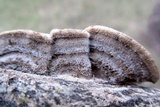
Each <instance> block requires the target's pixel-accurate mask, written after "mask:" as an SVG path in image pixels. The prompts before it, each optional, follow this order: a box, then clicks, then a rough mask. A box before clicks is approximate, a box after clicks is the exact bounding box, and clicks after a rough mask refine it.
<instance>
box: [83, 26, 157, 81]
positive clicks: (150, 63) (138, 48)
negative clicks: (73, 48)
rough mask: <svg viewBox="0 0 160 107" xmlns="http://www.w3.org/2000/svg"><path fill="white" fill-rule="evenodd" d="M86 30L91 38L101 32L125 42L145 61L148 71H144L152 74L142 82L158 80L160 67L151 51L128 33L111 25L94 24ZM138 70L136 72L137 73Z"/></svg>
mask: <svg viewBox="0 0 160 107" xmlns="http://www.w3.org/2000/svg"><path fill="white" fill-rule="evenodd" d="M85 30H86V31H87V32H89V33H90V36H91V38H92V36H93V35H96V34H101V35H103V36H106V37H110V38H113V39H116V40H117V41H118V42H121V43H122V44H125V46H127V47H129V48H130V49H132V50H133V52H134V53H136V54H138V56H139V57H140V59H141V60H142V61H143V63H144V64H145V65H146V67H147V68H148V70H147V71H143V72H144V73H145V72H146V73H148V74H150V75H149V79H147V80H144V81H142V82H145V81H150V82H153V83H155V82H157V81H158V79H159V71H158V68H157V66H156V64H155V61H154V59H153V58H152V57H151V55H150V53H149V52H148V51H147V50H146V49H145V48H144V47H143V46H142V45H141V44H139V43H138V42H136V41H135V40H133V39H132V38H130V37H129V36H128V35H126V34H124V33H122V32H119V31H116V30H114V29H112V28H109V27H105V26H100V25H94V26H89V27H87V28H86V29H85ZM96 36H97V35H96ZM126 51H127V50H126ZM137 64H140V63H137ZM136 72H139V71H136ZM136 72H134V73H136ZM146 76H147V75H146ZM137 78H138V77H137Z"/></svg>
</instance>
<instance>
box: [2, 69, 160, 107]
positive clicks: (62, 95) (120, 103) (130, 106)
mask: <svg viewBox="0 0 160 107" xmlns="http://www.w3.org/2000/svg"><path fill="white" fill-rule="evenodd" d="M0 77H1V78H0V105H1V107H17V106H20V107H56V106H58V107H59V106H60V107H61V106H64V107H67V106H68V107H75V106H76V107H77V106H78V107H84V106H85V107H88V106H92V107H95V106H101V107H102V106H106V107H107V106H108V107H124V106H125V107H134V106H138V107H158V106H160V90H158V89H150V88H145V87H141V86H136V85H128V86H120V85H109V84H107V83H106V82H105V81H104V80H100V79H94V78H93V79H89V80H88V79H83V78H76V77H72V76H69V75H58V76H55V77H48V76H40V75H36V74H27V73H22V72H19V71H13V70H4V69H0Z"/></svg>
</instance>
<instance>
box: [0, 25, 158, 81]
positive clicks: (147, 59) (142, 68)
mask: <svg viewBox="0 0 160 107" xmlns="http://www.w3.org/2000/svg"><path fill="white" fill-rule="evenodd" d="M0 67H1V68H4V69H13V70H17V71H22V72H26V73H34V74H39V75H47V76H54V75H61V74H64V73H65V74H69V75H73V76H78V77H79V76H80V77H86V78H88V79H90V77H91V76H94V77H96V78H101V79H103V80H106V81H107V82H108V83H110V84H128V83H129V84H132V83H141V82H146V81H148V82H153V83H155V82H156V81H157V80H158V79H159V72H158V69H157V67H156V65H155V62H154V60H153V58H152V57H151V55H150V54H149V52H148V51H147V50H146V49H145V48H144V47H143V46H142V45H140V44H139V43H137V42H136V41H135V40H133V39H131V38H130V37H129V36H127V35H125V34H123V33H121V32H119V31H116V30H114V29H111V28H108V27H104V26H90V27H88V28H86V29H85V30H74V29H62V30H61V29H53V30H52V31H51V33H50V34H44V33H38V32H34V31H31V30H14V31H8V32H2V33H0Z"/></svg>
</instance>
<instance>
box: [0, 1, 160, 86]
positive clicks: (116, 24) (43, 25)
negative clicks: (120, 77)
mask: <svg viewBox="0 0 160 107" xmlns="http://www.w3.org/2000/svg"><path fill="white" fill-rule="evenodd" d="M155 4H156V0H0V32H2V31H7V30H13V29H31V30H35V31H38V32H45V33H49V32H50V31H51V30H52V29H54V28H74V29H75V28H78V29H84V28H86V27H88V26H90V25H104V26H108V27H112V28H114V29H116V30H119V31H121V32H124V33H126V34H128V35H129V36H131V37H132V38H134V39H136V40H137V41H139V42H140V43H141V44H143V45H145V47H146V48H147V49H148V50H150V52H151V53H152V56H153V57H154V58H155V59H157V60H156V63H157V65H160V63H159V59H160V58H159V56H158V54H157V53H156V52H155V51H154V50H153V49H150V48H149V47H148V46H147V45H146V44H147V43H145V42H144V41H143V38H145V32H146V30H147V24H148V19H149V16H150V15H151V13H152V11H153V7H154V5H155ZM144 85H145V86H149V87H158V88H160V82H158V83H157V84H155V85H152V84H149V83H145V84H144Z"/></svg>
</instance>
